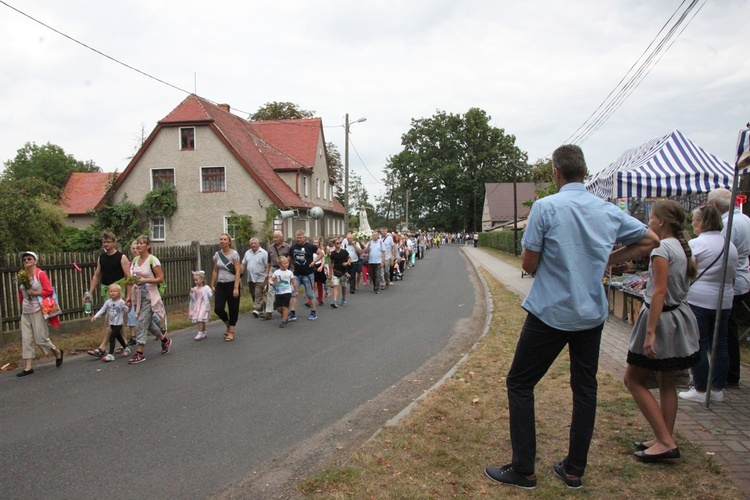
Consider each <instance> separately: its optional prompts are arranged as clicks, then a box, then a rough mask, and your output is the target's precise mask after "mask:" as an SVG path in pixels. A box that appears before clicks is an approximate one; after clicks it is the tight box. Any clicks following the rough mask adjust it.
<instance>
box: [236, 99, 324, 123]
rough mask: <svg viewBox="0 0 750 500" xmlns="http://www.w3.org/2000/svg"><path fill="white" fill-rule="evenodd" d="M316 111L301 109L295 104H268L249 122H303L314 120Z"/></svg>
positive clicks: (276, 102)
mask: <svg viewBox="0 0 750 500" xmlns="http://www.w3.org/2000/svg"><path fill="white" fill-rule="evenodd" d="M313 116H315V111H308V110H305V109H302V108H300V107H299V106H298V105H297V104H294V103H293V102H278V101H273V102H267V103H265V104H264V105H263V106H261V107H260V108H258V111H256V112H255V113H253V114H252V115H250V118H249V120H251V121H254V122H257V121H262V120H301V119H302V118H312V117H313Z"/></svg>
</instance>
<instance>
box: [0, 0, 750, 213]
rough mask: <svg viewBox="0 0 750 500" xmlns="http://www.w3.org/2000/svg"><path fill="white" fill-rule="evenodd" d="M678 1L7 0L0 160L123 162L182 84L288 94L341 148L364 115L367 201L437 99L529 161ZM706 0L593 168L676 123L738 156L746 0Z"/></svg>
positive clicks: (584, 114) (0, 31) (617, 120)
mask: <svg viewBox="0 0 750 500" xmlns="http://www.w3.org/2000/svg"><path fill="white" fill-rule="evenodd" d="M681 4H683V2H682V0H658V1H653V0H567V1H564V2H561V1H558V0H538V1H517V0H461V1H458V0H455V1H449V0H399V1H396V0H392V1H388V0H371V1H368V2H352V1H347V0H318V1H316V2H310V1H304V0H285V1H282V2H268V1H263V2H259V1H256V0H244V1H239V0H234V1H228V0H213V1H211V2H206V1H205V0H200V1H198V0H181V1H180V2H167V1H164V0H131V1H126V2H102V1H100V0H98V1H95V0H62V1H61V0H0V110H1V113H2V119H0V162H3V163H4V162H6V161H8V160H11V159H12V158H13V157H15V155H16V151H17V150H18V149H20V148H22V147H23V145H24V144H25V143H26V142H36V143H37V144H45V143H47V142H51V143H53V144H57V145H59V146H61V147H62V148H63V149H64V150H65V151H66V152H67V153H69V154H72V155H73V156H75V157H76V159H78V160H83V161H86V160H93V161H94V162H95V163H96V164H97V165H99V166H100V167H102V169H103V170H105V171H114V170H118V171H122V170H124V169H125V167H126V166H127V164H128V158H129V157H130V156H132V155H133V154H134V152H135V150H136V148H137V146H138V145H139V138H140V137H141V134H142V131H145V134H146V135H148V134H149V133H150V132H151V130H153V128H154V127H155V126H156V122H157V121H158V120H160V119H161V118H163V117H165V116H166V115H167V114H168V113H169V112H170V111H171V110H172V109H174V108H175V107H176V106H177V105H178V104H179V103H180V102H182V100H183V99H184V98H185V97H186V96H187V93H186V92H195V93H197V94H198V95H200V96H202V97H205V98H207V99H209V100H211V101H214V102H217V103H228V104H229V105H230V106H231V107H232V110H233V111H234V112H235V113H236V114H237V115H239V116H241V117H243V118H246V117H247V116H248V115H249V114H251V113H254V112H255V111H257V110H258V108H260V107H261V106H263V105H264V104H266V103H268V102H272V101H288V102H293V103H296V104H297V105H299V106H300V108H302V109H305V110H313V111H315V114H316V116H319V117H321V118H322V120H323V125H324V127H325V128H324V134H325V139H326V141H327V142H333V143H334V144H336V146H337V147H338V149H339V151H340V152H341V154H342V159H343V154H344V128H343V124H344V120H345V118H344V117H345V115H346V114H347V113H348V114H349V118H350V121H354V120H357V119H359V118H362V117H364V118H367V121H365V122H361V123H356V124H353V125H352V126H351V129H350V169H351V171H352V172H353V173H355V174H357V175H359V176H360V177H361V178H362V182H363V184H364V186H365V188H366V189H367V191H368V193H369V194H370V199H371V200H372V198H373V196H375V195H381V194H383V192H384V187H383V185H382V183H381V180H382V178H383V170H382V169H383V167H384V166H385V165H386V163H387V161H388V158H389V157H391V156H393V155H396V154H398V153H399V152H400V151H401V150H402V145H401V136H402V134H404V133H406V132H407V131H408V130H409V128H410V126H411V121H412V120H413V119H420V118H429V117H431V116H433V115H434V114H435V113H436V112H438V111H445V112H447V113H454V114H463V113H466V112H467V111H468V110H469V109H470V108H473V107H478V108H481V109H483V110H485V111H486V112H487V113H488V115H490V116H491V117H492V120H491V124H492V125H493V126H495V127H498V128H501V129H503V130H504V131H505V133H506V134H509V135H513V136H515V138H516V145H517V146H518V147H519V148H521V149H522V150H523V151H525V152H527V154H528V158H529V161H530V162H533V161H535V160H537V159H540V158H545V157H548V156H549V155H550V154H551V153H552V151H553V150H554V149H555V148H556V147H557V146H559V145H560V144H563V143H565V142H566V141H567V140H569V138H570V137H571V136H572V135H573V134H574V133H575V132H576V130H577V129H578V128H579V127H580V126H581V125H582V124H583V123H584V122H585V121H586V120H587V119H588V118H589V116H590V115H591V114H592V113H593V112H594V111H595V110H596V109H597V108H598V107H599V105H600V104H601V103H602V102H603V101H604V100H605V98H606V97H607V95H608V94H609V93H610V92H611V91H612V90H613V89H615V88H616V86H617V85H618V83H619V82H620V81H621V80H622V78H623V77H624V76H625V75H626V73H627V72H628V70H629V69H630V68H631V66H633V64H634V63H636V61H637V60H638V59H639V57H640V56H641V55H642V54H643V53H644V51H646V49H647V47H648V46H649V44H650V43H651V42H652V41H653V40H654V39H655V37H657V34H658V33H659V31H660V30H661V29H662V27H663V26H664V25H665V23H667V21H668V20H669V18H670V16H672V14H673V13H674V12H675V11H676V10H677V9H678V8H679V7H680V5H681ZM9 6H12V7H14V8H15V9H18V10H20V11H22V12H24V13H25V14H27V15H28V16H31V17H33V18H35V19H37V20H39V21H41V22H43V23H45V24H47V25H49V26H51V27H52V28H54V29H56V30H58V31H60V32H62V33H64V34H66V35H68V36H69V37H71V38H74V39H76V40H78V41H80V42H82V43H84V44H86V45H88V46H89V47H92V48H94V49H96V50H97V51H99V52H101V53H104V54H106V55H107V56H109V57H111V58H114V59H117V60H119V61H121V62H123V63H125V64H127V65H129V66H132V67H134V68H136V69H138V70H139V71H141V72H143V73H146V74H148V75H151V76H153V77H155V78H158V79H159V80H162V81H164V82H167V83H168V84H170V85H166V84H164V83H161V82H159V81H156V80H155V79H153V78H149V77H147V76H144V75H143V74H142V73H139V72H136V71H134V70H132V69H128V68H126V67H124V66H122V65H120V64H118V63H116V62H114V61H112V60H111V59H109V58H107V57H104V56H102V55H100V54H98V53H95V52H93V51H91V50H89V49H87V48H85V47H83V46H81V45H79V44H77V43H75V42H73V41H71V40H70V39H68V38H65V37H63V36H61V35H60V34H58V33H55V32H54V31H51V30H50V29H48V28H45V27H44V26H41V25H40V24H37V23H36V22H34V21H32V20H31V19H29V18H28V17H25V16H24V15H22V14H20V13H18V12H17V11H15V10H13V9H11V8H10V7H9ZM698 8H700V11H699V12H698V13H697V15H696V16H695V17H694V18H693V19H692V21H691V22H690V24H689V25H688V26H687V28H686V29H685V30H684V31H683V32H682V34H681V35H680V36H679V38H677V39H676V42H675V43H674V44H673V45H672V46H671V48H670V49H669V50H668V51H667V52H666V53H665V54H664V55H663V56H662V58H661V59H660V60H659V62H658V64H656V66H654V67H653V69H652V70H651V71H650V73H649V74H648V76H647V77H646V78H645V79H643V81H642V82H641V84H640V85H639V86H638V87H637V88H635V90H634V91H633V92H632V94H631V95H630V96H629V98H628V99H627V100H626V101H624V103H623V104H622V105H621V107H620V108H619V109H618V110H617V111H616V112H615V113H614V114H613V115H612V116H611V117H610V118H609V119H608V120H607V121H606V122H605V123H604V124H603V125H602V126H601V128H599V130H598V131H597V132H595V133H594V134H593V135H591V137H589V138H588V139H587V140H586V141H585V142H583V143H580V145H581V147H582V148H583V150H584V152H585V154H586V159H587V162H588V165H589V170H590V171H591V172H592V173H593V172H596V171H598V170H601V169H602V168H604V167H606V166H607V165H609V164H610V163H612V162H614V161H615V160H617V158H618V157H619V156H620V155H621V154H622V153H623V152H624V151H626V150H627V149H629V148H632V147H636V146H638V145H640V144H642V143H644V142H646V141H648V140H650V139H654V138H657V137H661V136H664V135H667V134H669V133H671V132H672V131H673V130H675V129H678V130H680V131H682V132H683V133H684V134H685V135H686V136H687V137H688V138H689V139H691V140H692V141H694V142H695V143H697V144H698V145H699V146H701V147H703V148H704V149H705V150H707V151H708V152H710V153H712V154H714V155H716V156H718V157H719V158H721V159H723V160H725V161H728V162H730V163H731V162H733V161H734V159H735V158H734V150H735V146H736V142H737V134H738V132H739V130H741V129H743V128H744V127H745V124H746V123H747V122H749V121H750V99H748V90H750V58H748V57H747V43H748V42H747V40H746V36H743V34H744V33H745V32H746V30H747V27H746V26H747V25H746V23H747V19H750V2H748V1H747V0H699V5H698ZM681 10H684V7H683V8H682V9H681ZM696 10H697V8H696ZM693 12H695V11H693ZM690 17H692V14H691V16H689V17H688V19H690ZM682 26H683V27H684V26H685V24H683V25H682ZM743 47H744V48H743ZM175 87H176V88H175Z"/></svg>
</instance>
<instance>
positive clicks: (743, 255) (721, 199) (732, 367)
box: [706, 188, 750, 386]
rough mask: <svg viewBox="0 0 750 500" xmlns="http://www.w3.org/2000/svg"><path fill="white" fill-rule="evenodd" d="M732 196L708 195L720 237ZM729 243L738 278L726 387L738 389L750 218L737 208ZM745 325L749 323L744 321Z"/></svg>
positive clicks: (749, 285)
mask: <svg viewBox="0 0 750 500" xmlns="http://www.w3.org/2000/svg"><path fill="white" fill-rule="evenodd" d="M731 198H732V192H731V191H729V190H728V189H724V188H718V189H712V190H711V192H710V193H708V200H707V201H706V203H707V204H709V205H713V206H715V207H716V208H717V209H718V210H719V212H721V220H722V221H724V229H723V230H722V232H721V234H722V235H724V236H726V234H727V220H728V219H729V208H730V207H731V206H732V205H734V203H732V199H731ZM730 240H731V242H732V243H734V246H735V247H737V277H736V278H735V280H734V302H733V303H732V304H733V305H732V313H731V314H730V315H729V336H728V338H727V343H728V347H729V373H727V385H729V386H737V385H739V383H740V339H739V332H738V327H737V324H738V322H739V320H740V319H745V320H746V318H747V310H746V309H745V306H744V304H743V303H746V302H747V301H748V299H750V271H748V264H749V262H748V256H749V255H750V217H748V216H747V215H745V214H743V213H742V212H741V211H740V210H739V209H738V208H736V207H735V209H734V217H732V234H731V236H730ZM742 322H743V323H745V322H746V321H742Z"/></svg>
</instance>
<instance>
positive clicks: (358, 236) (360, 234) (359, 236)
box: [352, 231, 372, 243]
mask: <svg viewBox="0 0 750 500" xmlns="http://www.w3.org/2000/svg"><path fill="white" fill-rule="evenodd" d="M352 236H353V237H354V241H359V242H360V243H362V242H364V243H367V242H368V241H370V239H371V238H372V232H369V233H368V232H365V231H357V232H356V233H354V234H353V235H352Z"/></svg>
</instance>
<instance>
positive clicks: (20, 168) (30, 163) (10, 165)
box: [3, 142, 102, 194]
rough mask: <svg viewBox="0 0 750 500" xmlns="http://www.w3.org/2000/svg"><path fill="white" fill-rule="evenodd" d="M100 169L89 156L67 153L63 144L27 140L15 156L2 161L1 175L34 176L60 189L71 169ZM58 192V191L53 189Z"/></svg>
mask: <svg viewBox="0 0 750 500" xmlns="http://www.w3.org/2000/svg"><path fill="white" fill-rule="evenodd" d="M101 171H102V169H101V168H99V167H98V166H96V164H95V163H94V162H93V161H91V160H89V161H86V162H83V161H80V160H76V159H75V158H74V157H73V155H69V154H66V153H65V151H64V150H63V148H61V147H60V146H57V145H55V144H51V143H49V142H48V143H47V144H44V145H42V146H38V145H37V144H36V143H34V142H27V143H26V144H25V145H24V146H23V147H22V148H21V149H19V150H18V151H17V152H16V157H15V158H14V159H12V160H9V161H6V162H5V172H4V173H3V178H4V179H8V180H19V179H28V178H35V179H39V180H42V181H45V182H47V183H48V184H50V185H52V186H54V187H55V188H57V189H58V190H61V189H62V188H63V186H64V185H65V181H67V180H68V176H69V175H70V174H71V173H72V172H101ZM56 194H59V193H56Z"/></svg>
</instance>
